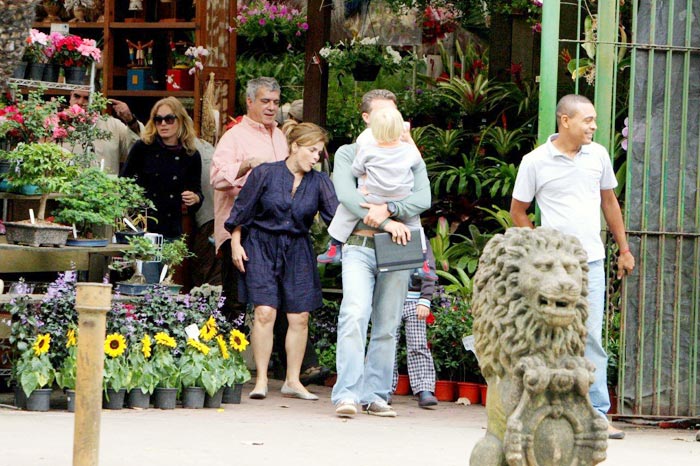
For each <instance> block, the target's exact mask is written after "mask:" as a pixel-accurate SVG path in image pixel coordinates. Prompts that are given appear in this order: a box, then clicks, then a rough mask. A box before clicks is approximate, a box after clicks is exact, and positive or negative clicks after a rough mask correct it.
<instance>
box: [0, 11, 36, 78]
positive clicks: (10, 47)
mask: <svg viewBox="0 0 700 466" xmlns="http://www.w3.org/2000/svg"><path fill="white" fill-rule="evenodd" d="M38 3H39V0H0V88H4V87H5V86H6V85H7V83H8V80H9V78H11V77H12V73H13V72H14V70H15V68H16V67H17V65H18V64H19V62H20V61H21V60H22V55H23V54H24V47H25V45H26V39H27V37H29V30H30V28H31V26H32V21H33V20H34V14H35V11H34V8H35V7H36V5H37V4H38Z"/></svg>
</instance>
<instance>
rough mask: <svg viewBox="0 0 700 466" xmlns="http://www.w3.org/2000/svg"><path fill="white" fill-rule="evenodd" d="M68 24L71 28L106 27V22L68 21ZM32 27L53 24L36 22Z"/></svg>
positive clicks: (42, 27) (37, 27)
mask: <svg viewBox="0 0 700 466" xmlns="http://www.w3.org/2000/svg"><path fill="white" fill-rule="evenodd" d="M66 24H68V27H69V28H70V29H103V28H104V27H105V23H88V22H84V23H78V22H76V23H66ZM32 27H33V28H35V29H50V28H51V24H50V23H37V22H34V23H33V24H32Z"/></svg>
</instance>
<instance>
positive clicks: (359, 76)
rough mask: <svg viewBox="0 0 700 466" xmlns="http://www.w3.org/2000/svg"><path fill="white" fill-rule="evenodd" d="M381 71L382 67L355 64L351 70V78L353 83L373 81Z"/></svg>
mask: <svg viewBox="0 0 700 466" xmlns="http://www.w3.org/2000/svg"><path fill="white" fill-rule="evenodd" d="M381 69H382V65H375V64H373V63H355V67H354V68H353V69H352V77H353V78H355V81H374V80H375V79H377V76H379V70H381Z"/></svg>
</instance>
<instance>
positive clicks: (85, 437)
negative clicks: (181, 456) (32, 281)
mask: <svg viewBox="0 0 700 466" xmlns="http://www.w3.org/2000/svg"><path fill="white" fill-rule="evenodd" d="M111 300H112V285H104V284H101V283H78V284H77V285H76V296H75V308H76V309H77V310H78V372H77V380H76V386H75V394H76V400H75V422H74V430H73V466H96V465H97V464H98V461H99V450H100V449H99V446H100V414H101V412H102V370H103V367H104V341H105V321H106V317H107V311H109V308H110V304H111Z"/></svg>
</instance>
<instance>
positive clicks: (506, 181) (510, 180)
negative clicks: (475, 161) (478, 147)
mask: <svg viewBox="0 0 700 466" xmlns="http://www.w3.org/2000/svg"><path fill="white" fill-rule="evenodd" d="M486 161H489V162H492V163H493V165H492V166H490V167H486V168H485V169H484V170H483V176H484V187H485V188H488V192H489V194H490V195H491V197H497V196H500V197H506V196H509V195H510V193H511V192H513V186H514V185H515V178H516V176H517V175H518V167H517V166H515V164H514V163H507V162H504V161H502V160H500V159H497V158H495V157H486Z"/></svg>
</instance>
